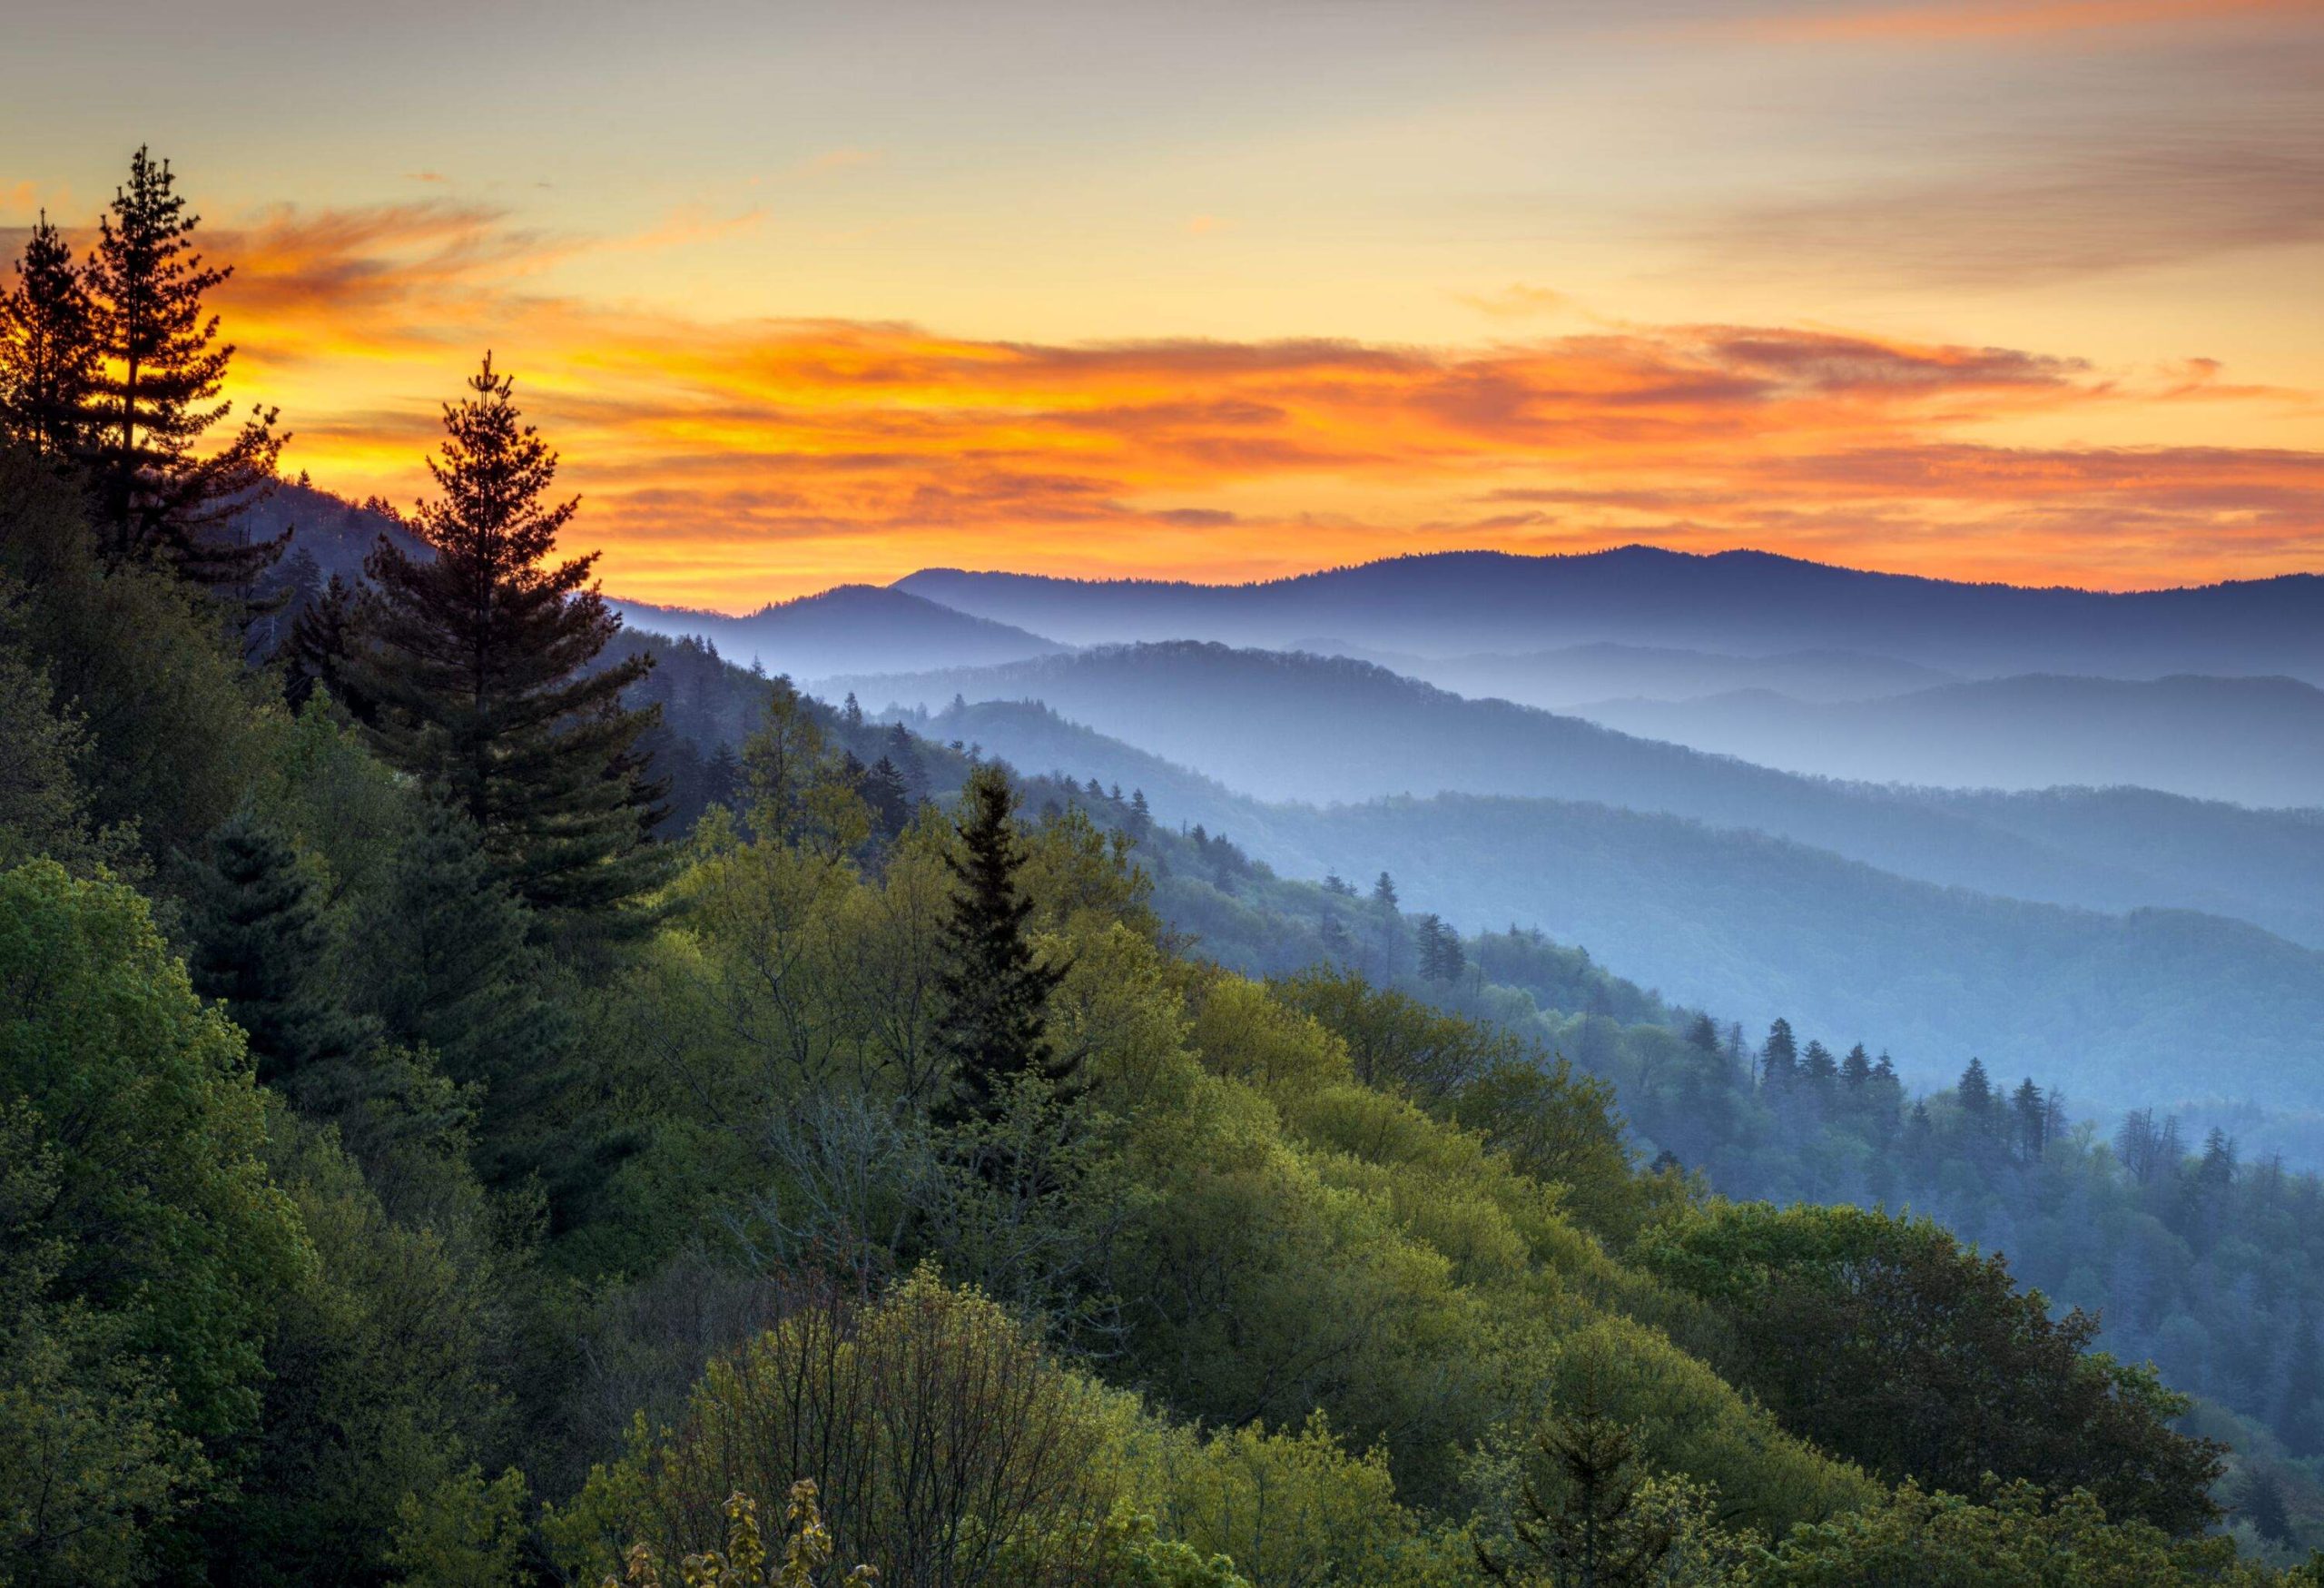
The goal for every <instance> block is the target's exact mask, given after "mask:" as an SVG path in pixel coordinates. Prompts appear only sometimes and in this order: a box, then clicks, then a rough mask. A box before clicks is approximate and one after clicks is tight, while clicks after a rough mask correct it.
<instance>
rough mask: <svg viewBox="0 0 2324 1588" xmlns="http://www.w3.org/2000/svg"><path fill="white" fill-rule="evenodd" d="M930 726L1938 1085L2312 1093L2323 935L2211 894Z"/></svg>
mask: <svg viewBox="0 0 2324 1588" xmlns="http://www.w3.org/2000/svg"><path fill="white" fill-rule="evenodd" d="M914 725H915V726H916V727H918V728H920V729H921V731H923V732H926V733H928V734H930V735H934V736H936V737H939V738H944V739H951V738H959V739H961V740H963V741H965V742H971V743H975V744H979V745H981V746H982V747H983V749H984V751H985V752H986V753H987V754H989V755H999V756H1000V757H1002V758H1004V759H1006V760H1008V761H1009V762H1010V763H1012V764H1015V765H1017V766H1018V767H1019V768H1020V769H1021V770H1024V771H1026V772H1029V773H1038V772H1049V771H1062V772H1065V773H1067V774H1070V775H1072V776H1074V777H1076V778H1078V779H1087V778H1089V777H1095V778H1097V779H1098V782H1099V783H1100V784H1108V785H1110V784H1117V783H1118V784H1121V785H1122V786H1123V787H1125V788H1137V789H1139V790H1142V791H1143V792H1144V793H1145V794H1146V795H1147V799H1148V801H1149V803H1150V804H1152V806H1153V809H1154V811H1155V813H1156V814H1157V817H1158V818H1159V819H1162V820H1165V821H1169V822H1172V823H1173V824H1177V823H1186V824H1196V823H1199V824H1202V825H1204V826H1206V827H1207V828H1208V829H1210V830H1211V831H1212V832H1214V833H1224V834H1225V835H1226V836H1228V837H1230V838H1232V839H1233V840H1234V841H1235V842H1236V843H1237V844H1239V845H1241V846H1242V847H1243V848H1244V849H1245V850H1246V851H1247V852H1248V853H1251V854H1252V855H1254V856H1255V857H1256V858H1258V859H1261V860H1264V861H1265V862H1267V863H1269V864H1270V865H1273V866H1275V868H1276V869H1277V870H1279V871H1282V872H1285V873H1287V874H1292V875H1304V876H1320V875H1323V874H1324V873H1327V872H1337V873H1339V874H1341V875H1343V876H1344V877H1348V878H1351V879H1354V881H1356V882H1357V883H1365V882H1367V881H1368V879H1370V878H1371V877H1372V876H1373V875H1374V874H1375V873H1377V872H1379V871H1380V870H1382V869H1386V870H1388V871H1390V872H1391V873H1393V876H1394V878H1395V880H1396V883H1397V886H1398V888H1399V890H1400V891H1401V893H1402V894H1403V901H1404V903H1405V905H1406V907H1407V908H1411V909H1422V910H1431V911H1437V912H1443V913H1444V914H1446V915H1448V916H1449V917H1451V918H1452V919H1453V920H1454V921H1456V922H1459V923H1460V924H1462V925H1463V926H1464V927H1469V928H1472V929H1475V928H1486V927H1492V928H1498V927H1501V926H1505V925H1508V924H1510V923H1512V922H1516V923H1519V924H1521V925H1525V926H1539V927H1540V928H1541V929H1542V930H1543V931H1546V932H1549V933H1550V934H1551V936H1552V937H1554V938H1557V939H1559V940H1561V941H1564V942H1578V943H1581V944H1583V945H1584V946H1586V947H1587V948H1589V949H1590V952H1591V953H1592V954H1593V955H1595V956H1596V957H1597V959H1598V960H1599V961H1600V962H1602V963H1604V964H1606V965H1608V966H1610V967H1614V968H1616V969H1618V970H1619V971H1620V973H1621V974H1623V975H1626V976H1629V977H1630V978H1631V979H1633V980H1635V981H1640V982H1643V983H1647V984H1650V985H1653V986H1655V987H1657V988H1659V990H1660V991H1662V992H1663V993H1665V994H1666V995H1668V996H1669V997H1671V998H1673V999H1676V1000H1678V1001H1682V1002H1686V1003H1690V1004H1698V1005H1701V1006H1704V1007H1708V1008H1710V1009H1713V1010H1715V1011H1718V1012H1719V1013H1720V1015H1721V1016H1722V1017H1730V1018H1735V1019H1740V1020H1743V1021H1747V1022H1758V1024H1760V1025H1764V1024H1765V1022H1766V1021H1768V1020H1770V1019H1772V1018H1774V1017H1775V1016H1776V1015H1777V1014H1784V1015H1787V1016H1788V1018H1790V1019H1791V1020H1793V1021H1795V1022H1797V1024H1798V1025H1799V1026H1800V1028H1801V1029H1802V1030H1803V1031H1816V1032H1820V1033H1824V1034H1826V1035H1827V1037H1829V1036H1837V1037H1840V1038H1842V1039H1843V1040H1854V1039H1855V1038H1856V1037H1862V1038H1864V1039H1865V1040H1867V1041H1877V1042H1881V1043H1885V1044H1886V1045H1887V1046H1888V1047H1889V1049H1890V1050H1891V1051H1892V1052H1893V1053H1894V1054H1895V1056H1896V1061H1897V1063H1898V1065H1899V1067H1900V1068H1901V1069H1902V1070H1904V1071H1905V1073H1906V1074H1907V1075H1908V1076H1909V1077H1911V1078H1913V1079H1915V1080H1918V1081H1920V1082H1922V1083H1925V1084H1931V1085H1935V1084H1941V1083H1943V1082H1945V1081H1946V1080H1950V1079H1951V1077H1952V1076H1953V1075H1954V1074H1955V1073H1957V1072H1958V1070H1959V1069H1960V1067H1961V1065H1962V1063H1963V1062H1964V1061H1965V1059H1966V1058H1967V1057H1968V1056H1969V1055H1971V1054H1977V1055H1980V1056H1982V1057H1984V1059H1985V1060H1986V1061H1987V1063H1988V1064H1989V1065H1990V1066H1992V1067H1993V1068H1994V1070H1995V1071H1996V1072H1997V1073H2004V1074H2015V1073H2023V1072H2025V1071H2028V1070H2031V1071H2034V1072H2038V1073H2040V1074H2042V1075H2043V1076H2045V1077H2047V1078H2049V1079H2050V1080H2052V1081H2053V1082H2054V1083H2056V1084H2060V1085H2063V1087H2064V1088H2065V1089H2066V1090H2067V1091H2068V1093H2069V1094H2070V1095H2071V1096H2073V1098H2074V1099H2076V1100H2077V1101H2078V1102H2079V1103H2081V1104H2084V1105H2088V1104H2102V1105H2104V1106H2108V1107H2126V1106H2133V1105H2137V1104H2146V1103H2166V1104H2167V1103H2170V1102H2174V1101H2178V1100H2184V1099H2198V1098H2211V1097H2221V1096H2224V1097H2232V1098H2237V1099H2247V1100H2256V1101H2260V1102H2262V1103H2266V1104H2268V1105H2270V1106H2272V1107H2277V1108H2292V1107H2299V1106H2302V1105H2305V1104H2306V1103H2308V1102H2309V1100H2311V1099H2312V1096H2313V1081H2312V1078H2313V1076H2314V1074H2315V1066H2316V1058H2317V1036H2316V1031H2318V1030H2319V1029H2324V1028H2319V1025H2318V1024H2317V1022H2319V1021H2324V953H2319V952H2316V951H2314V950H2311V949H2308V948H2303V947H2299V946H2298V945H2295V944H2293V943H2291V942H2286V941H2284V940H2283V939H2281V938H2280V937H2276V936H2272V935H2270V933H2268V932H2264V931H2261V930H2260V929H2259V928H2256V927H2254V926H2251V925H2249V924H2247V923H2245V922H2240V921H2234V920H2229V919H2225V918H2223V917H2221V916H2217V915H2206V914H2202V913H2199V912H2191V911H2170V910H2133V911H2128V912H2120V913H2109V912H2098V911H2092V910H2083V909H2074V908H2068V907H2062V906H2058V905H2052V904H2039V903H2029V902H2024V901H2022V900H2016V899H2008V898H2001V897H1996V896H1994V895H1991V894H1986V893H1976V892H1974V891H1971V890H1967V889H1961V888H1948V887H1944V886H1940V885H1936V884H1934V883H1927V882H1923V881H1918V880H1915V879H1911V878H1907V877H1903V876H1899V875H1896V874H1895V873H1889V872H1885V871H1882V870H1880V869H1878V868H1876V867H1873V866H1869V865H1865V864H1862V863H1856V862H1852V861H1848V860H1846V859H1843V858H1841V857H1839V856H1837V855H1836V854H1834V853H1831V852H1829V851H1828V850H1826V849H1821V848H1817V847H1816V846H1813V845H1810V844H1807V843H1796V842H1791V841H1788V840H1782V839H1776V838H1771V837H1768V836H1767V835H1765V834H1764V833H1754V832H1750V831H1748V830H1740V829H1736V828H1730V827H1719V826H1714V825H1711V824H1706V823H1699V822H1691V821H1687V820H1684V819H1681V818H1678V817H1673V816H1669V815H1663V814H1653V813H1640V812H1631V811H1624V810H1618V809H1615V808H1613V807H1610V806H1608V805H1605V804H1595V803H1588V802H1581V801H1561V800H1549V799H1519V798H1506V797H1487V796H1476V795H1468V794H1444V795H1440V796H1437V797H1434V798H1429V799H1410V798H1396V799H1389V800H1380V801H1372V802H1366V803H1364V804H1352V805H1340V806H1334V807H1331V808H1327V809H1320V808H1317V807H1315V806H1309V805H1301V804H1268V803H1265V802H1261V801H1256V800H1252V799H1249V798H1246V797H1245V796H1241V795H1238V794H1234V793H1233V792H1232V791H1230V790H1227V789H1226V788H1224V787H1222V786H1221V785H1220V784H1217V783H1216V782H1215V781H1213V780H1210V779H1206V778H1204V777H1202V776H1200V775H1199V774H1194V773H1190V772H1188V771H1187V770H1186V769H1185V768H1183V767H1177V766H1174V765H1171V764H1168V763H1167V762H1164V761H1163V760H1162V759H1161V758H1160V757H1157V756H1155V755H1151V754H1150V753H1148V752H1146V751H1143V750H1139V749H1137V748H1134V747H1132V746H1130V745H1125V744H1123V743H1121V742H1120V741H1118V740H1116V739H1113V738H1110V737H1108V736H1105V735H1099V734H1097V733H1095V732H1094V731H1092V730H1090V729H1088V728H1086V727H1077V726H1075V725H1071V724H1069V723H1067V722H1066V721H1064V720H1063V719H1062V718H1060V717H1059V716H1058V715H1056V714H1055V713H1054V712H1052V711H1050V710H1049V708H1047V707H1042V706H1037V705H1029V704H1025V703H1012V702H992V703H988V704H983V705H963V706H960V707H948V708H946V709H945V710H943V711H941V712H939V713H937V714H935V715H932V716H931V717H930V718H929V719H927V720H926V721H924V722H920V721H915V724H914Z"/></svg>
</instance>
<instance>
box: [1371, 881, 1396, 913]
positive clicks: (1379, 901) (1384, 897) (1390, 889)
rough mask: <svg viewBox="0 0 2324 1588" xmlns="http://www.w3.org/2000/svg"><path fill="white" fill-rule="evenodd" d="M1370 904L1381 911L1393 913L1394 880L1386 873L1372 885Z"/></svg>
mask: <svg viewBox="0 0 2324 1588" xmlns="http://www.w3.org/2000/svg"><path fill="white" fill-rule="evenodd" d="M1372 902H1373V903H1374V904H1376V905H1378V906H1379V907H1380V908H1381V909H1383V910H1386V911H1391V912H1393V910H1394V909H1395V908H1396V879H1395V878H1393V877H1392V876H1390V875H1389V874H1388V873H1386V872H1382V873H1380V880H1379V881H1378V882H1376V883H1373V884H1372Z"/></svg>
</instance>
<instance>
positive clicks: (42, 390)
mask: <svg viewBox="0 0 2324 1588" xmlns="http://www.w3.org/2000/svg"><path fill="white" fill-rule="evenodd" d="M97 373H98V370H97V340H96V320H95V311H94V310H93V309H92V307H91V305H90V303H89V295H88V293H87V292H86V291H84V290H83V288H82V285H81V276H80V272H79V271H76V270H74V267H73V251H72V250H71V249H70V248H69V247H67V246H66V245H65V242H64V235H63V234H62V233H61V232H58V231H57V230H56V228H55V227H54V226H52V225H50V224H49V221H48V212H47V211H45V210H43V211H42V212H41V215H40V221H39V223H38V224H37V225H35V226H34V228H33V234H32V236H31V237H30V238H28V239H27V240H26V241H25V252H24V255H23V257H22V258H20V259H19V260H18V261H16V284H15V287H14V288H13V289H11V290H10V291H7V292H5V293H0V436H5V437H9V438H12V439H15V440H16V441H18V442H20V443H22V444H23V445H25V446H27V447H29V448H31V449H33V450H34V451H35V452H37V453H40V454H41V455H42V456H44V457H46V458H52V459H58V460H60V461H62V460H64V459H70V458H73V457H74V456H76V455H78V454H79V453H80V452H81V450H82V447H83V439H84V436H85V434H86V431H87V428H88V423H89V415H90V404H91V402H92V401H93V400H94V398H95V395H96V383H97Z"/></svg>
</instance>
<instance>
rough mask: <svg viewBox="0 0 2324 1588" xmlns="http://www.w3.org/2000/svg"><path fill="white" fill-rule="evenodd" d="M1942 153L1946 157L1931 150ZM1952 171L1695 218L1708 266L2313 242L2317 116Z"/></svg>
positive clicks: (2318, 195) (2031, 154) (2120, 137)
mask: <svg viewBox="0 0 2324 1588" xmlns="http://www.w3.org/2000/svg"><path fill="white" fill-rule="evenodd" d="M1939 153H1940V154H1942V153H1944V152H1939ZM1949 158H1950V163H1951V164H1952V165H1953V166H1954V171H1953V173H1949V174H1944V175H1937V176H1932V177H1928V178H1925V179H1923V180H1920V181H1918V182H1901V183H1890V184H1888V185H1886V186H1884V187H1882V188H1879V189H1864V190H1858V191H1848V192H1838V193H1835V194H1831V195H1828V196H1823V197H1817V198H1810V199H1804V200H1788V201H1784V202H1763V203H1757V204H1751V205H1748V206H1743V207H1739V208H1736V209H1733V210H1730V211H1728V212H1727V213H1725V214H1723V215H1720V216H1718V217H1716V218H1714V219H1713V220H1712V221H1710V222H1708V223H1703V222H1689V230H1691V231H1692V232H1693V235H1694V240H1695V242H1697V244H1698V246H1699V247H1700V248H1701V249H1702V250H1703V252H1704V254H1705V256H1706V259H1707V261H1709V268H1713V269H1719V270H1724V269H1728V268H1731V266H1732V264H1733V263H1734V261H1738V260H1747V261H1749V262H1750V263H1751V265H1752V266H1753V268H1755V269H1761V270H1771V271H1784V270H1797V271H1812V272H1814V273H1815V274H1816V275H1817V277H1818V278H1819V279H1823V280H1827V281H1828V280H1829V279H1831V278H1832V276H1833V275H1834V274H1836V273H1837V274H1841V275H1846V274H1847V273H1849V272H1854V273H1855V274H1856V275H1858V276H1859V277H1865V278H1874V279H1882V280H1890V281H1904V282H1908V283H1913V284H1916V285H1926V286H1947V287H1955V286H1968V287H1994V286H2014V285H2019V284H2024V283H2028V282H2043V281H2067V280H2073V279H2077V278H2081V277H2086V276H2094V275H2101V274H2105V273H2110V272H2114V271H2126V270H2138V269H2144V268H2152V267H2156V266H2162V265H2170V264H2175V263H2179V262H2181V261H2188V260H2196V259H2202V258H2207V257H2210V256H2212V255H2217V254H2222V253H2229V252H2239V251H2242V250H2249V249H2262V248H2280V247H2289V246H2296V245H2302V244H2310V245H2312V244H2314V243H2317V242H2324V114H2319V113H2317V111H2316V110H2315V109H2313V108H2312V107H2311V108H2309V109H2306V110H2303V111H2300V112H2298V113H2287V114H2285V115H2282V116H2270V117H2265V118H2251V119H2245V120H2240V121H2229V122H2224V123H2215V124H2211V125H2201V126H2191V125H2182V126H2177V127H2171V126H2138V127H2122V128H2107V129H2103V130H2094V131H2090V132H2087V133H2074V134H2070V135H2053V136H2049V137H2046V138H2034V137H2021V138H2015V139H2013V140H2010V141H2009V142H2007V143H1978V144H1975V145H1974V146H1967V147H1962V148H1957V149H1955V150H1954V151H1951V152H1950V155H1949Z"/></svg>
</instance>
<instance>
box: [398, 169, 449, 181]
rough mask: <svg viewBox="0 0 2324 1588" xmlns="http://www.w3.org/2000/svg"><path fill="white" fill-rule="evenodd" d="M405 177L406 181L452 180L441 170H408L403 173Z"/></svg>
mask: <svg viewBox="0 0 2324 1588" xmlns="http://www.w3.org/2000/svg"><path fill="white" fill-rule="evenodd" d="M403 179H404V181H406V182H449V181H451V180H452V179H451V178H450V177H448V176H446V175H445V174H444V173H442V172H440V171H407V172H405V173H403Z"/></svg>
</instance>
